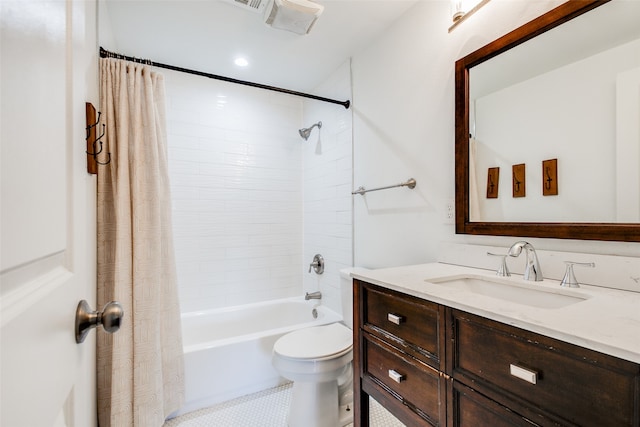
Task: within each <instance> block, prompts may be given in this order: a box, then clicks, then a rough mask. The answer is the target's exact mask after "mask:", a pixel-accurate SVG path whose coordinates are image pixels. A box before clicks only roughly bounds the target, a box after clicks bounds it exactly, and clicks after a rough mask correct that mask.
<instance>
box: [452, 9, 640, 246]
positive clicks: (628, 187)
mask: <svg viewBox="0 0 640 427" xmlns="http://www.w3.org/2000/svg"><path fill="white" fill-rule="evenodd" d="M568 3H572V2H568ZM576 3H578V2H576ZM582 3H583V5H584V4H586V3H585V2H582ZM590 3H591V4H592V6H591V8H593V7H594V6H598V7H596V8H595V9H593V10H588V12H587V13H583V14H580V16H577V17H575V18H573V19H569V18H570V16H571V15H570V14H571V13H573V14H574V16H575V14H579V13H582V12H584V11H580V12H579V13H576V9H577V6H576V5H570V6H569V7H568V8H567V6H566V5H565V6H564V7H565V8H567V9H566V10H565V11H562V10H561V9H562V7H560V8H558V9H557V10H554V11H552V12H550V13H548V14H547V15H548V16H547V17H546V18H547V20H546V21H545V20H544V19H541V18H545V17H541V18H538V19H537V20H534V21H533V22H531V23H529V24H527V25H525V26H524V27H522V28H520V29H518V30H516V31H514V33H512V34H509V35H507V36H505V38H506V39H505V38H502V40H501V39H499V40H497V41H495V42H493V43H492V44H490V45H488V46H485V47H484V48H482V49H480V50H479V51H477V52H474V53H472V54H470V55H469V56H468V57H466V58H463V59H462V60H460V61H458V63H457V65H456V91H457V94H456V96H457V97H460V96H461V94H460V93H458V91H460V92H464V97H465V99H463V100H462V99H460V98H457V101H456V109H457V111H456V120H465V124H464V126H462V128H466V129H460V126H458V124H459V122H458V121H457V124H456V126H457V131H456V162H457V172H456V175H457V179H456V181H457V185H458V184H459V186H460V187H464V188H458V189H457V193H456V194H457V199H458V202H461V203H462V204H463V206H462V209H460V208H461V206H460V205H458V206H457V208H458V210H459V211H464V212H458V214H459V215H458V220H457V225H458V228H457V231H458V232H463V233H465V232H471V233H472V234H507V235H535V234H531V233H528V234H524V233H521V232H518V231H516V230H515V229H512V231H511V232H506V231H505V230H504V229H503V230H494V231H493V232H491V231H490V230H485V231H484V232H477V233H475V232H472V229H475V230H480V229H484V228H486V227H487V226H489V227H490V228H492V227H494V226H497V227H500V224H502V223H503V224H505V225H508V226H510V227H512V228H514V227H515V228H517V226H520V228H522V227H527V228H530V226H532V225H536V226H538V228H539V229H540V227H544V226H545V225H549V226H550V227H551V228H549V227H547V231H545V232H541V231H540V230H538V231H537V233H542V234H539V235H540V236H541V237H567V238H572V237H574V236H576V237H578V235H576V234H575V233H573V234H572V233H571V229H570V228H567V227H571V226H573V225H574V224H584V225H586V226H596V225H597V226H599V228H600V229H602V227H606V225H607V224H618V225H623V224H624V225H627V226H630V228H629V229H630V230H631V231H635V233H636V235H637V233H638V231H637V230H634V228H633V227H634V226H632V225H631V224H640V25H638V20H637V17H638V16H640V2H637V1H626V0H614V1H611V2H606V3H605V2H590ZM601 3H605V4H602V5H600V4H601ZM549 19H553V20H555V21H557V23H558V24H559V23H561V24H562V25H558V24H555V25H558V26H555V28H552V29H549V30H548V31H545V28H542V26H544V25H548V22H549ZM536 21H537V22H536ZM541 28H542V29H541ZM522 40H525V41H524V42H522ZM461 80H462V81H461ZM465 83H466V85H465ZM465 86H466V87H465ZM460 110H462V111H460ZM462 131H464V133H463V132H462ZM465 134H466V135H468V136H469V137H468V138H467V137H465ZM547 161H551V162H547ZM460 162H463V163H464V164H460ZM465 164H466V165H465ZM464 166H466V168H467V171H466V172H465V173H464V174H463V173H460V171H461V170H462V169H463V168H464ZM496 168H499V170H496ZM462 175H467V176H466V178H465V180H464V181H463V182H460V178H461V177H462ZM473 224H475V225H476V226H477V227H475V228H474V227H473V226H472V225H473ZM562 224H566V225H567V227H564V226H563V225H562ZM470 226H471V228H469V227H470ZM554 227H555V228H557V227H563V230H564V231H563V232H564V233H567V235H566V236H559V235H556V234H554V232H553V231H551V229H552V228H554ZM636 228H640V225H638V226H636ZM602 230H603V231H604V230H605V229H602ZM574 231H576V230H574ZM593 232H595V230H593ZM578 238H596V239H604V240H619V239H618V238H612V237H608V238H607V237H599V236H597V232H596V235H595V236H592V237H585V236H579V237H578ZM631 239H632V240H635V238H631ZM620 240H628V238H622V239H620Z"/></svg>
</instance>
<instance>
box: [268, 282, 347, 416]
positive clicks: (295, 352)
mask: <svg viewBox="0 0 640 427" xmlns="http://www.w3.org/2000/svg"><path fill="white" fill-rule="evenodd" d="M350 272H351V269H345V270H342V271H341V272H340V286H341V294H342V295H341V296H342V301H341V305H342V314H343V319H344V320H343V321H344V322H345V323H346V325H347V326H348V327H347V326H345V325H343V324H342V323H332V324H329V325H323V326H314V327H311V328H305V329H300V330H297V331H294V332H291V333H289V334H286V335H284V336H283V337H281V338H280V339H278V341H276V343H275V344H274V346H273V356H272V363H273V366H274V368H275V369H276V371H278V373H279V374H280V375H282V376H283V377H285V378H287V379H288V380H291V381H293V390H292V397H291V406H290V407H289V417H288V424H289V427H338V426H345V425H347V424H350V423H351V422H352V421H353V410H352V409H353V366H352V364H351V361H352V360H353V332H352V330H351V329H350V328H353V317H352V312H353V309H352V300H353V296H352V280H351V277H350V276H349V274H350Z"/></svg>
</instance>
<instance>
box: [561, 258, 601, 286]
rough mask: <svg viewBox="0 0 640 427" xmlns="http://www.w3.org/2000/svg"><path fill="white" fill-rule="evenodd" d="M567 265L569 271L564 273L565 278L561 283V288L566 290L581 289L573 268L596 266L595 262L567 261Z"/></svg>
mask: <svg viewBox="0 0 640 427" xmlns="http://www.w3.org/2000/svg"><path fill="white" fill-rule="evenodd" d="M564 263H565V264H567V269H566V271H565V272H564V277H563V278H562V281H561V282H560V286H562V287H565V288H579V287H580V284H579V283H578V279H576V275H575V273H574V272H573V266H574V265H579V266H581V267H595V266H596V264H595V263H594V262H574V261H565V262H564Z"/></svg>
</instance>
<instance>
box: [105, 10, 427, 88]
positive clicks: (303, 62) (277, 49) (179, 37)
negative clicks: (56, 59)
mask: <svg viewBox="0 0 640 427" xmlns="http://www.w3.org/2000/svg"><path fill="white" fill-rule="evenodd" d="M416 1H418V0H318V3H320V4H322V5H323V6H324V7H325V8H324V12H323V13H322V15H321V16H320V18H319V19H318V21H317V22H316V24H315V26H314V27H313V28H312V30H311V32H310V33H309V34H307V35H303V36H300V35H297V34H295V33H291V32H287V31H282V30H277V29H273V28H271V27H268V26H267V25H266V24H264V22H263V16H262V14H260V13H256V12H254V11H252V10H247V9H244V8H242V7H240V6H236V5H234V4H232V3H231V2H229V1H225V0H105V8H106V11H105V10H104V9H103V12H102V13H101V16H100V19H101V22H103V20H108V21H109V22H110V24H109V26H110V28H111V32H112V34H111V36H110V37H105V36H102V37H101V40H100V45H101V46H102V47H104V48H105V49H107V50H111V51H115V52H117V53H121V54H125V55H129V56H135V57H140V58H146V59H150V60H152V61H154V62H161V63H165V64H170V65H175V66H179V67H183V68H190V69H194V70H198V71H203V72H207V73H212V74H218V75H222V76H227V77H232V78H236V79H241V80H248V81H253V82H256V83H262V84H268V85H274V86H279V87H283V88H285V89H290V90H296V91H304V92H312V91H313V88H314V87H316V86H317V85H318V84H319V83H321V82H322V81H323V80H324V79H325V78H326V77H327V76H329V75H330V74H331V73H332V72H333V71H334V70H335V69H337V68H338V67H339V66H340V65H341V64H342V63H344V62H345V61H346V60H347V59H348V58H349V57H351V56H352V55H354V54H355V53H357V52H358V51H359V50H362V49H364V48H365V47H366V46H367V45H368V44H369V43H370V42H371V41H372V40H373V39H374V38H375V37H376V36H377V35H379V34H380V33H381V32H383V31H384V30H385V29H386V28H388V27H389V26H390V25H391V24H392V23H393V22H394V21H395V20H396V19H397V18H398V17H399V16H400V15H402V14H403V13H405V12H406V11H407V9H409V8H410V7H411V6H412V5H413V4H415V3H416ZM104 12H106V13H104ZM102 25H104V23H103V24H102ZM237 56H244V57H245V58H247V59H248V61H249V66H247V67H244V68H240V67H238V66H236V65H234V63H233V61H234V59H235V58H236V57H237Z"/></svg>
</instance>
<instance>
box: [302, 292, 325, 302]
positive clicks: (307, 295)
mask: <svg viewBox="0 0 640 427" xmlns="http://www.w3.org/2000/svg"><path fill="white" fill-rule="evenodd" d="M304 299H305V300H306V301H309V300H310V299H322V293H321V292H320V291H317V292H311V293H309V292H306V293H305V294H304Z"/></svg>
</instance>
